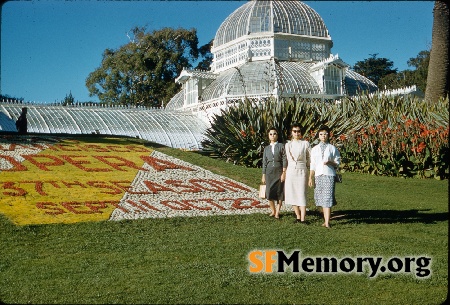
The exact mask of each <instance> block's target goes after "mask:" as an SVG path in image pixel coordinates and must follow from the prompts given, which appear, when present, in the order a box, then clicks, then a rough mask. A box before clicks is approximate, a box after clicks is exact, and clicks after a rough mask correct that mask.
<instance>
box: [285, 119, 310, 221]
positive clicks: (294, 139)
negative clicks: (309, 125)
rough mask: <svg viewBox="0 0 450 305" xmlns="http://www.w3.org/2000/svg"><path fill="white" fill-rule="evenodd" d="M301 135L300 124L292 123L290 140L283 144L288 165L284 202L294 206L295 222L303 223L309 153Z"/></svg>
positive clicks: (307, 144) (306, 142) (307, 145)
mask: <svg viewBox="0 0 450 305" xmlns="http://www.w3.org/2000/svg"><path fill="white" fill-rule="evenodd" d="M301 137H302V134H301V130H300V125H299V124H293V125H292V127H291V141H289V142H288V143H286V146H285V151H286V157H287V160H288V166H287V170H286V180H285V182H284V202H285V203H286V204H289V205H292V206H293V207H294V212H295V216H296V220H295V222H296V223H299V222H300V223H305V216H306V192H307V190H308V167H309V162H310V153H311V149H310V145H309V142H308V141H304V140H302V139H301Z"/></svg>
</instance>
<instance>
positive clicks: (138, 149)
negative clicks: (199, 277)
mask: <svg viewBox="0 0 450 305" xmlns="http://www.w3.org/2000/svg"><path fill="white" fill-rule="evenodd" d="M18 141H22V142H21V143H19V142H18ZM0 192H1V199H0V213H3V214H5V215H7V217H9V218H10V219H11V220H12V221H13V222H14V223H16V224H19V225H26V224H41V223H74V222H79V221H101V220H108V219H111V220H121V219H137V218H162V217H174V216H207V215H229V214H236V213H238V214H248V213H255V212H267V208H268V206H267V204H266V202H265V201H261V200H260V199H258V198H257V191H256V190H255V189H253V188H250V187H248V186H246V185H243V184H242V183H239V182H236V181H233V180H230V179H228V178H226V177H222V176H219V175H215V174H213V173H212V172H209V171H207V170H204V169H202V168H200V167H197V166H194V165H192V164H189V163H186V162H184V161H181V160H178V159H176V158H173V157H170V156H167V155H165V154H162V153H160V152H156V151H152V150H150V149H148V148H146V147H144V146H143V145H138V144H130V142H127V141H124V142H123V143H119V144H114V145H110V144H104V143H101V144H100V143H98V144H90V143H85V142H79V141H77V140H74V139H70V138H51V137H47V138H42V137H40V138H33V137H21V138H14V137H13V138H9V137H3V138H0Z"/></svg>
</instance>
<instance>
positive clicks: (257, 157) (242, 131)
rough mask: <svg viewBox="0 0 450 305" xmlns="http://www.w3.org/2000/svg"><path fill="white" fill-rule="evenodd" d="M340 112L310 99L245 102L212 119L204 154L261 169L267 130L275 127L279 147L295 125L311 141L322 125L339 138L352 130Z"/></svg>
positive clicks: (335, 107)
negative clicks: (329, 128) (331, 128)
mask: <svg viewBox="0 0 450 305" xmlns="http://www.w3.org/2000/svg"><path fill="white" fill-rule="evenodd" d="M338 109H339V107H338V106H336V105H330V104H324V103H312V102H311V101H310V100H309V99H304V100H300V101H295V100H293V99H289V100H283V101H281V102H278V103H277V102H275V100H274V99H270V100H267V101H264V102H258V103H255V102H252V101H250V100H246V101H244V102H243V103H240V104H239V105H237V106H233V107H230V108H227V109H225V110H222V111H221V113H220V115H216V116H215V117H214V118H213V122H212V124H211V128H209V129H208V130H207V132H206V134H205V136H206V140H204V141H203V142H202V147H203V149H202V152H203V153H204V154H207V155H209V156H211V157H214V158H223V159H225V160H227V161H229V162H233V163H234V164H238V165H244V166H247V167H261V160H262V153H263V149H264V147H265V146H266V145H268V143H269V142H268V136H267V129H268V128H270V127H271V126H274V127H275V128H276V129H277V130H278V131H279V138H278V141H279V142H280V143H283V142H286V140H287V139H288V136H289V130H290V126H291V125H292V124H293V123H294V122H295V123H299V124H300V126H302V134H303V135H304V137H305V139H307V140H312V137H313V135H314V133H315V130H316V129H317V128H318V127H319V126H320V125H322V124H328V125H330V126H333V130H334V133H335V134H340V133H343V132H344V131H345V130H347V129H348V128H350V121H349V120H347V119H346V117H344V116H341V115H340V111H339V110H338Z"/></svg>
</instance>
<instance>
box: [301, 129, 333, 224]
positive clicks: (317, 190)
mask: <svg viewBox="0 0 450 305" xmlns="http://www.w3.org/2000/svg"><path fill="white" fill-rule="evenodd" d="M316 137H319V140H320V143H319V144H318V145H316V146H314V147H313V149H312V150H311V168H310V173H309V182H308V184H309V186H310V187H314V201H315V203H316V206H320V207H322V211H323V218H324V223H323V224H322V226H323V227H326V228H330V215H331V207H332V206H333V205H335V203H336V200H335V199H334V189H335V182H334V176H335V175H336V169H337V168H338V167H339V164H340V163H341V155H340V153H339V150H338V149H337V148H336V147H335V146H333V145H331V144H330V143H328V139H329V137H330V128H328V127H327V126H321V127H320V128H319V131H318V132H317V134H316Z"/></svg>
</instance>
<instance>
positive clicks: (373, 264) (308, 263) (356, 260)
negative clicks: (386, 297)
mask: <svg viewBox="0 0 450 305" xmlns="http://www.w3.org/2000/svg"><path fill="white" fill-rule="evenodd" d="M247 257H248V260H249V263H250V264H249V267H248V270H249V271H250V273H277V274H280V273H284V272H286V271H289V270H291V271H292V272H293V273H301V272H303V273H306V274H313V273H315V274H336V273H347V274H351V273H361V274H365V273H367V274H368V277H369V278H374V277H376V276H377V275H379V274H381V273H411V274H414V275H415V276H416V277H417V278H428V277H429V276H430V275H431V258H430V257H426V256H417V257H390V258H388V259H386V260H383V257H374V256H363V257H342V258H337V257H320V256H314V257H313V256H302V255H301V254H300V251H299V250H295V251H292V253H291V254H286V253H285V252H284V251H282V250H253V251H251V252H249V253H248V256H247Z"/></svg>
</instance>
